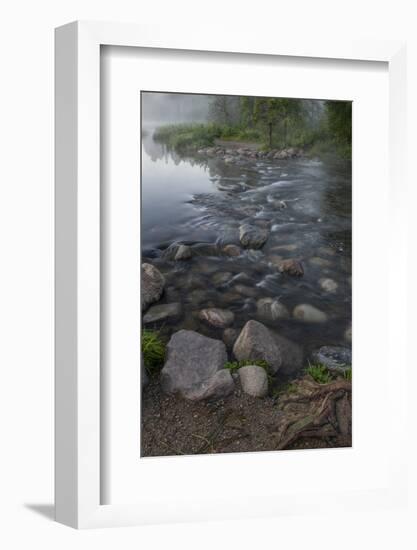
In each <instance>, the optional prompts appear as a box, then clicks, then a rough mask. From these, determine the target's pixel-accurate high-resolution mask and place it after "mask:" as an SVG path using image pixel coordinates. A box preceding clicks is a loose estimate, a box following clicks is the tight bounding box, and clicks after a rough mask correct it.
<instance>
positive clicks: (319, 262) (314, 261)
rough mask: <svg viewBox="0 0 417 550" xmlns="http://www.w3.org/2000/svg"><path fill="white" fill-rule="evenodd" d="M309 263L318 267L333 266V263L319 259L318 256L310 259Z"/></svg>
mask: <svg viewBox="0 0 417 550" xmlns="http://www.w3.org/2000/svg"><path fill="white" fill-rule="evenodd" d="M309 263H310V264H311V265H314V266H317V267H330V266H331V265H332V262H331V261H329V260H325V259H324V258H319V257H318V256H314V257H313V258H310V259H309Z"/></svg>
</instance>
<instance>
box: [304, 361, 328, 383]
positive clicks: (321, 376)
mask: <svg viewBox="0 0 417 550" xmlns="http://www.w3.org/2000/svg"><path fill="white" fill-rule="evenodd" d="M305 372H306V374H309V375H310V376H311V378H312V379H313V380H314V381H315V382H317V383H318V384H328V383H329V382H331V381H332V376H331V374H330V372H329V369H328V368H327V367H326V366H325V365H322V364H321V363H317V364H315V365H311V364H310V363H309V365H308V367H307V368H306V370H305Z"/></svg>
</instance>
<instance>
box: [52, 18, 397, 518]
mask: <svg viewBox="0 0 417 550" xmlns="http://www.w3.org/2000/svg"><path fill="white" fill-rule="evenodd" d="M159 36H160V35H159V34H158V33H157V32H151V30H150V29H144V28H141V27H136V26H130V25H118V24H109V23H79V22H78V23H72V24H69V25H66V26H64V27H61V28H59V29H57V31H56V514H57V520H58V521H61V522H63V523H66V524H68V525H71V526H74V527H95V526H105V525H128V524H137V523H151V522H157V521H158V522H161V521H167V522H168V521H177V520H181V521H184V520H190V521H191V520H199V519H216V518H223V519H224V518H237V517H256V516H258V517H259V516H265V515H275V514H280V513H288V512H289V511H291V512H294V513H297V512H303V511H307V510H309V509H310V508H311V506H312V505H314V507H315V510H316V511H320V510H322V509H323V510H325V509H326V507H327V506H328V504H329V502H332V505H336V504H337V505H340V506H342V507H343V508H344V509H349V507H351V508H352V509H353V508H354V509H358V508H361V509H363V510H366V509H367V507H370V506H382V505H387V504H389V505H393V504H394V505H395V504H399V503H401V502H403V499H404V498H405V487H406V477H405V473H402V474H401V473H399V472H401V470H402V468H401V465H402V464H403V463H404V462H405V460H406V457H405V456H404V446H403V445H404V435H405V433H404V432H405V430H404V418H405V405H404V401H403V397H404V396H403V394H402V391H404V387H405V380H406V378H405V376H406V357H405V349H406V346H405V345H404V346H401V345H400V343H401V342H402V343H404V344H405V330H404V326H402V323H405V315H404V312H405V295H402V294H400V295H399V294H398V286H399V285H398V274H395V273H394V271H393V269H392V268H391V266H392V265H396V263H398V262H399V263H400V265H401V263H402V262H404V257H405V251H404V250H403V249H402V248H401V247H399V246H398V242H401V238H402V232H403V231H404V226H403V224H402V223H401V204H400V202H399V198H398V197H399V196H401V190H402V186H403V185H404V182H403V174H402V168H401V166H402V155H403V154H404V147H403V145H404V131H403V130H404V120H405V110H404V102H403V83H404V79H405V65H404V46H403V44H401V43H390V42H385V41H379V42H378V41H370V42H363V43H356V42H352V43H338V44H333V43H325V42H323V43H320V42H315V43H314V42H308V43H307V42H305V43H303V42H300V43H298V44H297V45H294V44H291V43H289V42H285V41H283V40H281V41H280V40H278V41H276V40H275V39H272V38H266V37H262V38H261V37H257V40H256V41H254V42H253V43H250V42H248V41H247V40H246V38H245V37H243V36H242V37H241V38H240V39H239V36H238V35H236V36H234V37H233V41H232V40H230V39H228V38H227V37H226V36H224V37H223V38H222V39H217V38H216V39H214V38H212V37H211V36H210V34H209V33H204V32H202V33H201V34H200V33H199V35H198V37H196V36H195V37H193V36H188V37H185V36H183V37H180V36H178V33H175V34H174V33H173V32H171V33H170V32H169V31H168V32H167V33H165V32H164V33H163V36H164V38H163V39H160V38H159ZM387 219H389V220H390V223H389V224H387V221H386V220H387ZM371 221H372V223H371ZM383 257H384V258H387V257H389V258H390V260H389V262H388V263H387V266H386V269H378V277H375V270H376V269H377V268H376V266H378V265H380V260H381V258H383ZM400 286H401V285H400ZM404 287H405V284H404ZM381 300H383V305H382V304H381ZM394 357H395V361H396V362H397V363H398V370H397V371H396V376H397V381H396V384H398V388H399V391H396V392H392V391H390V386H389V378H388V365H389V364H390V361H392V360H393V358H394ZM387 441H391V442H395V444H394V443H392V444H390V445H389V446H387V443H386V442H387Z"/></svg>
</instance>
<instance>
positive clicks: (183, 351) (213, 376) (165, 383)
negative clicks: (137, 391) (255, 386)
mask: <svg viewBox="0 0 417 550" xmlns="http://www.w3.org/2000/svg"><path fill="white" fill-rule="evenodd" d="M226 361H227V353H226V346H225V345H224V343H223V342H221V341H220V340H214V339H213V338H208V337H207V336H203V335H202V334H198V332H194V331H192V330H180V331H179V332H176V333H175V334H173V335H172V337H171V339H170V341H169V343H168V345H167V353H166V362H165V365H164V368H163V369H162V371H161V385H162V389H163V390H164V391H165V392H167V393H178V394H180V395H181V396H182V397H184V398H186V399H190V400H193V401H198V400H201V399H209V398H213V399H214V398H219V397H225V396H226V395H229V394H230V393H231V392H232V391H233V389H234V383H233V379H232V377H231V374H230V372H229V371H228V370H227V369H223V366H224V364H225V362H226ZM223 371H227V372H223Z"/></svg>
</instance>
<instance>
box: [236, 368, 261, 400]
mask: <svg viewBox="0 0 417 550" xmlns="http://www.w3.org/2000/svg"><path fill="white" fill-rule="evenodd" d="M238 373H239V379H240V383H241V385H242V390H243V391H244V392H245V393H247V394H248V395H252V397H265V396H266V395H267V393H268V376H267V374H266V371H265V369H264V368H262V367H259V366H258V365H247V366H245V367H240V369H239V370H238Z"/></svg>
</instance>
